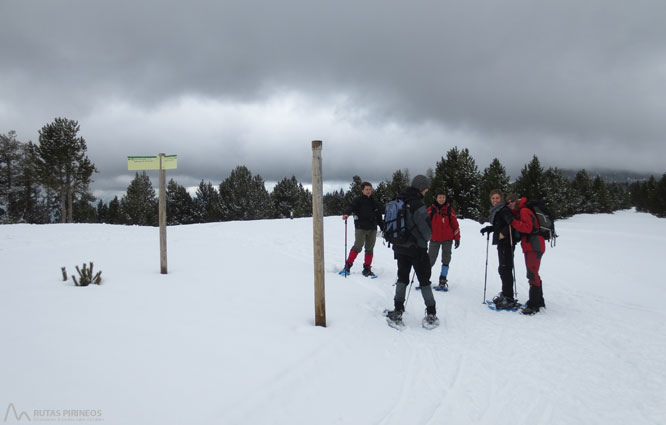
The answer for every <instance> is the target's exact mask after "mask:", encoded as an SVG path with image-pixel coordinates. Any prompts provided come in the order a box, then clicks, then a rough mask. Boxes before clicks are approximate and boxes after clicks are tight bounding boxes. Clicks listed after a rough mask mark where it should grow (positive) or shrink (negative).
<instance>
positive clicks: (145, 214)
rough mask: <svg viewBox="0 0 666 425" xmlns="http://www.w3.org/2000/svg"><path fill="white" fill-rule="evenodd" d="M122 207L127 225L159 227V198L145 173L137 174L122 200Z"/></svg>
mask: <svg viewBox="0 0 666 425" xmlns="http://www.w3.org/2000/svg"><path fill="white" fill-rule="evenodd" d="M120 207H121V211H122V215H123V216H124V217H123V218H126V220H127V224H136V225H140V226H157V225H158V212H157V197H156V196H155V189H153V185H152V183H151V182H150V178H149V177H148V174H146V172H145V171H142V172H141V174H139V173H136V176H135V177H134V180H132V181H131V183H130V185H129V186H128V187H127V194H125V195H124V196H123V197H122V199H121V200H120Z"/></svg>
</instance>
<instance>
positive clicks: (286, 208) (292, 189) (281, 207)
mask: <svg viewBox="0 0 666 425" xmlns="http://www.w3.org/2000/svg"><path fill="white" fill-rule="evenodd" d="M302 189H303V186H302V185H301V186H300V187H299V183H298V180H296V177H295V176H291V178H287V177H285V178H283V179H282V180H280V181H279V182H278V183H277V184H276V185H275V187H274V188H273V192H271V200H272V201H273V211H274V212H275V217H277V218H289V217H299V216H302V214H303V207H302V206H300V204H302V202H303V199H302V192H301V190H302ZM299 207H300V209H299ZM299 213H300V214H301V215H298V214H299Z"/></svg>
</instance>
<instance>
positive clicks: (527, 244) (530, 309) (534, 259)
mask: <svg viewBox="0 0 666 425" xmlns="http://www.w3.org/2000/svg"><path fill="white" fill-rule="evenodd" d="M507 203H508V206H509V208H511V211H512V213H513V215H514V219H513V220H512V222H511V226H512V227H513V228H514V229H516V230H517V231H518V232H520V236H521V237H520V246H521V248H522V249H523V254H524V255H525V268H526V269H527V280H528V281H529V284H530V290H529V300H528V301H527V305H526V306H525V307H524V308H522V309H521V310H520V312H521V313H522V314H526V315H533V314H535V313H538V312H539V309H540V308H541V307H545V306H546V302H545V301H544V299H543V287H542V282H541V276H539V268H540V267H541V258H542V257H543V254H544V253H545V252H546V242H545V239H544V237H543V236H541V234H539V227H540V226H539V220H538V219H537V216H536V214H535V213H534V211H532V209H531V208H529V207H528V201H527V198H520V197H518V195H516V194H509V195H508V196H507Z"/></svg>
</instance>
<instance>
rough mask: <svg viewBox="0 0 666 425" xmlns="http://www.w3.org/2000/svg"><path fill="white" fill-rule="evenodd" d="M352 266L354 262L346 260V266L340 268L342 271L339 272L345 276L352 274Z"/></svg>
mask: <svg viewBox="0 0 666 425" xmlns="http://www.w3.org/2000/svg"><path fill="white" fill-rule="evenodd" d="M351 266H352V263H350V262H345V268H343V269H342V270H340V272H339V273H338V274H340V275H345V276H349V275H350V274H351Z"/></svg>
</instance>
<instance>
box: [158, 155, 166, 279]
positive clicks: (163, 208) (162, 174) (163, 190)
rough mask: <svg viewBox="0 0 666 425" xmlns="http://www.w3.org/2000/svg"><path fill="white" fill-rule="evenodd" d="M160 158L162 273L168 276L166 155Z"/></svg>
mask: <svg viewBox="0 0 666 425" xmlns="http://www.w3.org/2000/svg"><path fill="white" fill-rule="evenodd" d="M159 156H160V171H159V173H160V176H159V181H160V194H159V216H160V273H161V274H167V233H166V221H167V220H166V170H165V169H164V168H162V160H163V159H164V154H163V153H161V154H159Z"/></svg>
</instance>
